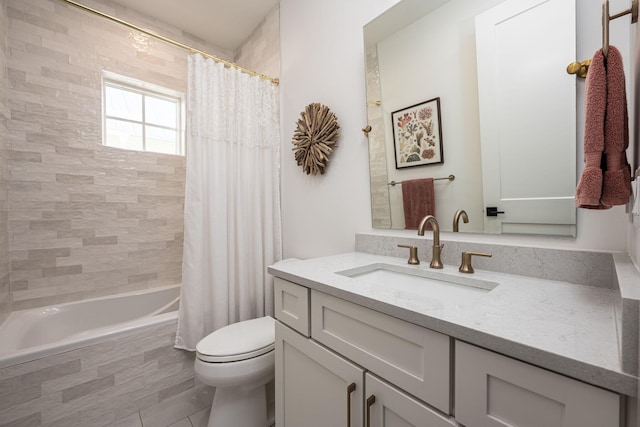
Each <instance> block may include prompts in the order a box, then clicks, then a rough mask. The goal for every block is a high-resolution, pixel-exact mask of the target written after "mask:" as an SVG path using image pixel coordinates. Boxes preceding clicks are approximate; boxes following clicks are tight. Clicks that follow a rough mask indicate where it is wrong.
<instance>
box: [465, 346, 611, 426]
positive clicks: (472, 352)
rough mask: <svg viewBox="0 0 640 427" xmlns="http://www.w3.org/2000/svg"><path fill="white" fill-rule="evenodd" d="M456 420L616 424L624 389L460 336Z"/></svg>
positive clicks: (491, 423)
mask: <svg viewBox="0 0 640 427" xmlns="http://www.w3.org/2000/svg"><path fill="white" fill-rule="evenodd" d="M455 359H456V362H455V382H456V384H455V408H456V420H458V421H459V422H461V423H462V424H464V425H467V426H474V427H503V426H518V427H536V426H544V427H605V426H611V427H616V426H619V425H620V414H619V412H620V395H618V394H616V393H612V392H610V391H607V390H604V389H601V388H598V387H594V386H592V385H589V384H585V383H583V382H580V381H576V380H573V379H571V378H568V377H565V376H563V375H558V374H556V373H553V372H550V371H547V370H545V369H541V368H538V367H536V366H533V365H529V364H527V363H523V362H520V361H518V360H515V359H512V358H510V357H506V356H503V355H501V354H497V353H494V352H492V351H489V350H485V349H483V348H480V347H476V346H473V345H470V344H467V343H464V342H460V341H456V349H455Z"/></svg>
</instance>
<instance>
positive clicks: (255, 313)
mask: <svg viewBox="0 0 640 427" xmlns="http://www.w3.org/2000/svg"><path fill="white" fill-rule="evenodd" d="M187 97H188V109H189V111H188V116H187V117H188V126H187V150H186V153H187V159H186V163H187V178H186V188H185V209H184V253H183V263H182V289H181V294H180V295H181V300H180V311H179V318H178V331H177V335H176V343H175V346H176V347H177V348H182V349H187V350H194V349H195V346H196V344H197V343H198V341H199V340H201V339H202V338H204V337H205V336H207V335H208V334H210V333H211V332H213V331H214V330H216V329H219V328H221V327H223V326H225V325H228V324H231V323H234V322H238V321H241V320H247V319H251V318H255V317H260V316H264V315H267V314H269V315H270V314H273V278H272V277H271V276H270V275H269V274H268V273H267V267H268V266H269V265H270V264H272V263H274V262H276V261H279V260H280V259H281V257H282V248H281V246H282V245H281V233H280V228H281V225H280V189H279V161H280V158H279V157H280V134H279V123H278V119H279V117H278V116H279V114H278V97H277V87H276V86H275V85H273V84H272V83H271V82H269V81H267V80H262V79H260V78H258V77H251V76H249V75H247V74H246V73H242V72H240V71H239V70H236V69H231V68H226V67H225V66H224V65H223V64H220V63H217V62H214V61H213V60H211V59H204V58H203V57H202V56H201V55H198V54H195V55H191V56H190V57H189V92H188V96H187Z"/></svg>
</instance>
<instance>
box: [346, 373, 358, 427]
mask: <svg viewBox="0 0 640 427" xmlns="http://www.w3.org/2000/svg"><path fill="white" fill-rule="evenodd" d="M354 391H356V383H351V384H349V385H348V386H347V427H351V393H353V392H354Z"/></svg>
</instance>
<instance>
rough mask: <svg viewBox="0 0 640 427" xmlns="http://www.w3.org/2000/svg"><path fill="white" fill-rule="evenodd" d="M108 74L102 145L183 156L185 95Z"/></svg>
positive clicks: (105, 84) (105, 88) (104, 80)
mask: <svg viewBox="0 0 640 427" xmlns="http://www.w3.org/2000/svg"><path fill="white" fill-rule="evenodd" d="M105 73H106V72H105ZM108 74H109V78H106V77H105V78H104V79H103V85H104V91H103V94H104V101H103V102H104V108H103V132H104V137H103V145H106V146H109V147H114V148H121V149H126V150H138V151H151V152H155V153H164V154H180V155H182V154H184V148H183V147H184V142H183V141H184V135H183V134H184V129H183V125H182V123H183V116H184V113H183V110H184V95H183V94H180V93H178V92H175V91H172V90H170V89H165V88H161V87H157V86H154V85H151V84H149V83H145V82H140V81H137V80H135V81H134V80H132V79H129V78H125V77H122V78H121V80H119V79H118V78H117V77H113V78H112V77H111V76H112V73H108Z"/></svg>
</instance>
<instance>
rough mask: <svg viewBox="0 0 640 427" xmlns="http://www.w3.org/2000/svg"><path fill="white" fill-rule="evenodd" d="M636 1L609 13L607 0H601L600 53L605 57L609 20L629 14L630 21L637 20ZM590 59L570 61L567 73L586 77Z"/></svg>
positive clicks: (607, 47)
mask: <svg viewBox="0 0 640 427" xmlns="http://www.w3.org/2000/svg"><path fill="white" fill-rule="evenodd" d="M638 1H639V0H631V7H630V8H629V9H627V10H624V11H622V12H620V13H616V14H614V15H609V0H603V2H602V53H603V54H604V56H605V57H606V56H607V54H608V53H609V22H610V21H613V20H614V19H618V18H620V17H622V16H625V15H629V14H631V23H632V24H635V23H636V22H638ZM590 63H591V60H590V59H587V60H585V61H582V62H572V63H571V64H569V65H567V73H569V74H576V75H577V76H578V77H587V72H588V71H589V64H590Z"/></svg>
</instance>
